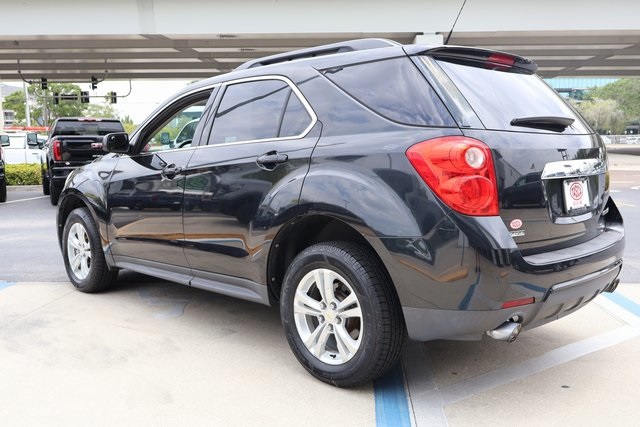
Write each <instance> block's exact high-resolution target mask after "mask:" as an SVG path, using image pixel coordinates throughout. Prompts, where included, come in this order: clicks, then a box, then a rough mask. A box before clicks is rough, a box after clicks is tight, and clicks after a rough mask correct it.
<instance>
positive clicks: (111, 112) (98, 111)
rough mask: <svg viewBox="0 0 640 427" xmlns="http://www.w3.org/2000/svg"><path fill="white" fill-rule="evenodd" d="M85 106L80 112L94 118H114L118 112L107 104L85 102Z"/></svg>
mask: <svg viewBox="0 0 640 427" xmlns="http://www.w3.org/2000/svg"><path fill="white" fill-rule="evenodd" d="M85 105H86V107H85V108H84V111H83V112H82V115H83V116H87V117H96V118H109V119H111V118H115V117H118V112H117V111H116V110H115V108H113V106H111V105H109V104H85Z"/></svg>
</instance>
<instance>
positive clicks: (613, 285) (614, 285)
mask: <svg viewBox="0 0 640 427" xmlns="http://www.w3.org/2000/svg"><path fill="white" fill-rule="evenodd" d="M619 284H620V279H616V280H614V281H613V282H611V284H609V286H607V288H606V289H605V290H604V291H605V292H614V291H615V290H616V288H617V287H618V285H619Z"/></svg>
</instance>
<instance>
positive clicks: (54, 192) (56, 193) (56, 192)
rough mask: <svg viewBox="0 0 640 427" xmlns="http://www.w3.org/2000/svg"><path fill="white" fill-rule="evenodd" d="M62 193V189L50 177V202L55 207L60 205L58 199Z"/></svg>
mask: <svg viewBox="0 0 640 427" xmlns="http://www.w3.org/2000/svg"><path fill="white" fill-rule="evenodd" d="M61 192H62V188H61V187H59V186H57V185H56V184H55V182H54V181H53V179H51V177H49V200H50V201H51V204H52V205H53V206H55V205H57V204H58V199H60V193H61Z"/></svg>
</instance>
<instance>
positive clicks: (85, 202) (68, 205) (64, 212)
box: [56, 188, 113, 266]
mask: <svg viewBox="0 0 640 427" xmlns="http://www.w3.org/2000/svg"><path fill="white" fill-rule="evenodd" d="M63 194H64V197H61V199H60V201H59V202H58V215H57V220H56V223H57V228H58V230H57V231H58V244H59V245H60V247H62V234H63V231H64V226H65V224H66V222H67V218H68V217H69V215H70V214H71V212H73V210H74V209H77V208H87V209H88V210H89V213H90V215H91V217H92V218H93V221H94V222H95V224H96V225H97V227H98V233H99V234H100V240H101V241H102V242H103V246H104V242H108V238H107V229H106V225H105V222H104V221H103V220H102V219H101V218H103V217H104V215H103V214H102V215H101V214H100V212H103V211H104V209H103V208H102V207H100V206H99V205H98V204H96V203H95V201H93V200H92V199H90V198H88V197H87V196H86V195H85V194H83V193H81V192H79V191H77V190H76V189H75V188H70V189H67V190H65V191H64V193H63ZM105 258H106V261H107V263H108V264H109V266H112V265H113V263H112V259H111V257H110V256H107V255H106V254H105Z"/></svg>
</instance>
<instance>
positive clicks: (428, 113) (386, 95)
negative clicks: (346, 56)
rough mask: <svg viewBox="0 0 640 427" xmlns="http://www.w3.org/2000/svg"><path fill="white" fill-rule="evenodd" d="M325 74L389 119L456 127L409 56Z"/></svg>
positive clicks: (414, 123)
mask: <svg viewBox="0 0 640 427" xmlns="http://www.w3.org/2000/svg"><path fill="white" fill-rule="evenodd" d="M324 75H325V76H326V77H327V78H328V79H329V80H331V81H332V82H333V83H335V84H336V85H338V86H339V87H340V88H341V89H342V90H344V91H345V92H347V93H348V94H349V95H350V96H351V97H353V98H355V99H356V100H358V101H359V102H360V103H362V104H364V105H365V106H367V107H368V108H370V109H371V110H373V111H375V112H376V113H378V114H380V115H381V116H384V117H386V118H387V119H389V120H393V121H395V122H398V123H403V124H407V125H417V126H439V127H455V126H456V123H455V121H454V120H453V118H452V117H451V115H450V114H449V112H448V111H447V109H446V108H445V106H444V104H443V103H442V101H441V100H440V98H438V95H436V93H435V92H434V91H433V89H432V88H431V86H430V85H429V83H428V82H427V81H426V79H425V78H424V76H423V75H422V74H421V73H420V71H418V69H417V68H416V67H415V65H414V64H413V62H411V61H410V60H409V59H408V58H404V57H403V58H394V59H386V60H383V61H377V62H367V63H364V64H358V65H351V66H348V67H338V68H331V69H328V70H325V71H324Z"/></svg>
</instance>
